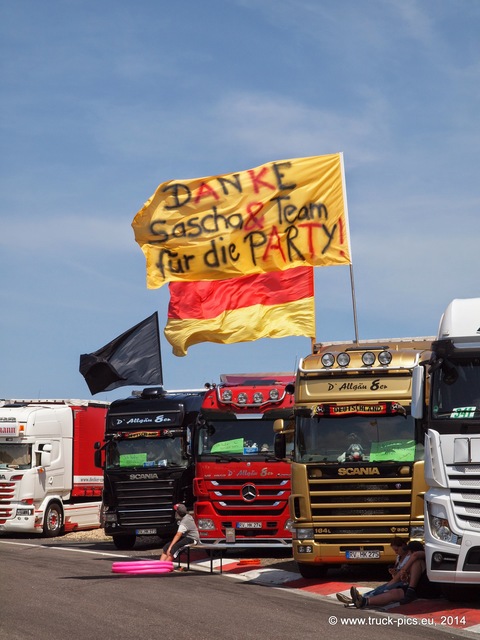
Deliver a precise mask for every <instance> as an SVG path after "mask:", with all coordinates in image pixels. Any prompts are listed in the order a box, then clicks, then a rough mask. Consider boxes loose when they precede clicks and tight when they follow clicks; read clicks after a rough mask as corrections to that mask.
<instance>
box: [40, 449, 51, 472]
mask: <svg viewBox="0 0 480 640" xmlns="http://www.w3.org/2000/svg"><path fill="white" fill-rule="evenodd" d="M51 464H52V445H51V444H46V445H44V447H43V449H42V451H41V455H40V466H41V467H49V466H50V465H51Z"/></svg>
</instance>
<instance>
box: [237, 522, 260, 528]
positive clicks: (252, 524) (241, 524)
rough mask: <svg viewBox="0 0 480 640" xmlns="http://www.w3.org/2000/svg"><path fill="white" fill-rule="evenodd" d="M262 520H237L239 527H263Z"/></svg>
mask: <svg viewBox="0 0 480 640" xmlns="http://www.w3.org/2000/svg"><path fill="white" fill-rule="evenodd" d="M261 528H262V523H261V522H237V529H261Z"/></svg>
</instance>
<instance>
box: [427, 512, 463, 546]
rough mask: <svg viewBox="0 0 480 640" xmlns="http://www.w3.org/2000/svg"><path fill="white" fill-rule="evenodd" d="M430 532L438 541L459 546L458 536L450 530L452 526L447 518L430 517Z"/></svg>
mask: <svg viewBox="0 0 480 640" xmlns="http://www.w3.org/2000/svg"><path fill="white" fill-rule="evenodd" d="M430 530H431V532H432V535H433V537H434V538H437V540H441V541H442V542H451V543H452V544H458V536H457V535H456V534H455V533H453V531H452V530H451V529H450V524H449V522H448V520H447V519H446V518H438V517H437V516H430Z"/></svg>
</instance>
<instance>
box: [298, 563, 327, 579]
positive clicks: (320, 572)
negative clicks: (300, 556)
mask: <svg viewBox="0 0 480 640" xmlns="http://www.w3.org/2000/svg"><path fill="white" fill-rule="evenodd" d="M297 565H298V570H299V571H300V575H301V576H302V578H307V579H308V578H317V579H319V578H325V576H326V575H327V571H328V567H327V566H326V565H324V564H320V565H319V564H304V563H303V562H297Z"/></svg>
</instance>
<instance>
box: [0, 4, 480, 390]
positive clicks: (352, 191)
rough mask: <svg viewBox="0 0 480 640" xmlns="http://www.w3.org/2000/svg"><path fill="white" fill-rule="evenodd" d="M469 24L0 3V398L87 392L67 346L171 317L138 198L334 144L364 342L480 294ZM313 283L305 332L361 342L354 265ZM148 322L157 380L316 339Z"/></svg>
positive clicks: (274, 359)
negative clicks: (198, 340) (176, 346)
mask: <svg viewBox="0 0 480 640" xmlns="http://www.w3.org/2000/svg"><path fill="white" fill-rule="evenodd" d="M479 33H480V2H479V1H478V0H421V1H420V0H368V1H367V0H204V1H203V2H198V1H197V0H184V1H181V0H179V1H178V2H167V1H166V0H137V1H136V2H130V1H127V0H102V1H100V2H99V1H98V0H62V1H60V0H44V1H42V2H38V0H16V1H15V2H12V1H11V0H0V47H1V50H0V54H1V60H2V63H1V66H0V74H1V75H0V82H1V92H0V108H1V118H0V132H1V133H0V135H1V147H2V155H1V171H0V224H1V230H0V269H1V273H2V278H1V291H2V296H1V300H2V312H1V314H0V322H1V330H0V336H1V337H0V344H1V360H0V397H3V398H12V397H15V398H26V397H28V398H37V397H43V398H47V397H48V398H54V397H55V398H60V397H63V398H90V397H91V395H90V392H89V390H88V388H87V386H86V383H85V381H84V379H83V377H82V376H81V374H80V373H79V371H78V365H79V357H80V354H81V353H89V352H91V351H94V350H96V349H98V348H100V347H101V346H103V345H104V344H106V343H107V342H109V341H110V340H112V339H113V338H115V337H116V336H118V335H119V334H121V333H123V332H124V331H125V330H127V329H128V328H130V327H132V326H133V325H135V324H137V323H138V322H140V321H141V320H143V319H144V318H146V317H147V316H149V315H151V314H152V313H153V312H154V311H156V310H158V312H159V319H160V327H161V330H163V327H164V326H165V324H166V320H167V305H168V288H167V287H162V288H161V289H157V290H148V289H147V288H146V282H145V281H146V273H145V260H144V257H143V254H142V252H141V250H140V248H139V246H138V245H137V244H136V243H135V241H134V237H133V231H132V228H131V222H132V220H133V217H134V216H135V214H136V213H137V211H138V210H139V209H140V208H141V207H142V205H143V203H144V202H145V201H146V200H147V199H148V198H149V197H150V196H151V195H152V194H153V192H154V190H155V188H156V187H157V186H158V184H160V183H161V182H165V181H167V180H180V179H187V178H196V177H201V176H208V175H214V174H219V173H229V172H234V171H241V170H245V169H248V168H251V167H255V166H258V165H260V164H263V163H266V162H270V161H273V160H282V159H288V158H295V157H303V156H314V155H323V154H329V153H337V152H343V154H344V162H345V174H346V187H347V197H348V207H349V220H350V234H351V250H352V257H353V274H354V283H355V299H356V305H357V317H358V334H359V337H360V338H361V339H362V338H363V339H366V338H384V337H401V336H422V335H432V334H434V333H435V332H436V330H437V327H438V322H439V319H440V315H441V313H442V311H443V309H444V308H445V307H446V305H447V304H448V303H449V302H450V300H451V299H453V298H457V297H458V298H462V297H476V296H479V295H480V286H479V284H478V282H479V280H478V276H479V265H480V251H479V247H478V242H479V238H480V187H479V183H480V180H479V175H478V172H479V166H480V126H479V125H480V39H479V37H478V34H479ZM315 285H316V327H317V341H328V340H351V339H353V338H354V323H353V312H352V295H351V286H350V285H351V282H350V270H349V268H348V267H324V268H317V269H316V270H315ZM161 339H162V361H163V371H164V384H165V387H166V388H168V389H179V388H198V387H201V386H203V384H204V383H205V382H215V381H217V380H218V378H219V375H220V374H221V373H242V372H260V371H293V370H294V369H295V367H296V364H297V362H298V359H299V358H301V357H304V356H306V355H307V354H308V353H309V351H310V341H309V340H308V339H307V338H300V337H296V338H294V337H292V338H282V339H263V340H259V341H256V342H251V343H242V344H235V345H216V344H211V343H204V344H201V345H196V346H193V347H191V348H190V349H189V352H188V355H187V356H186V357H184V358H177V357H175V356H173V355H172V353H171V347H170V345H169V344H168V343H167V342H166V340H165V339H164V337H163V333H162V336H161ZM130 391H131V388H129V387H123V388H120V389H117V390H116V391H114V392H110V393H105V394H97V395H96V396H95V398H96V399H104V398H106V399H109V400H113V399H115V398H118V397H122V396H126V395H128V394H129V393H130Z"/></svg>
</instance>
